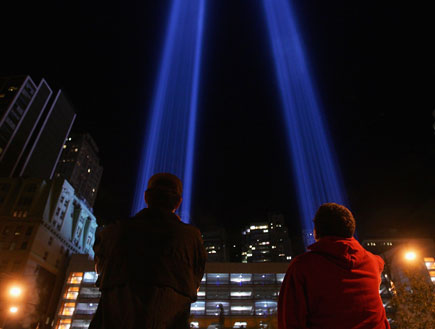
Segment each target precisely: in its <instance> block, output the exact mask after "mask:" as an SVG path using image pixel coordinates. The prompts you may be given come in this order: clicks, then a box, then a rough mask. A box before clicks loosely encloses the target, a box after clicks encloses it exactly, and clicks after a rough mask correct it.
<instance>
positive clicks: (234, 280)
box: [230, 273, 252, 285]
mask: <svg viewBox="0 0 435 329" xmlns="http://www.w3.org/2000/svg"><path fill="white" fill-rule="evenodd" d="M251 279H252V274H251V273H231V276H230V281H231V284H239V285H241V284H250V283H251Z"/></svg>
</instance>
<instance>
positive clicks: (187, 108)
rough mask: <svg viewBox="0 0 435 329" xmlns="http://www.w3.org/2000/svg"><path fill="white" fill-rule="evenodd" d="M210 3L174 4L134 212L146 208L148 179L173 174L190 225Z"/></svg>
mask: <svg viewBox="0 0 435 329" xmlns="http://www.w3.org/2000/svg"><path fill="white" fill-rule="evenodd" d="M204 15H205V0H189V1H186V0H174V1H173V3H172V7H171V11H170V17H169V25H168V29H167V34H166V39H165V44H164V49H163V58H162V62H161V65H160V71H159V76H158V81H157V88H156V92H155V95H154V98H153V104H152V107H151V111H150V116H149V121H148V124H147V132H146V139H145V142H144V148H143V151H142V158H141V162H140V168H139V172H138V179H137V185H136V193H135V197H134V201H133V207H132V213H133V214H134V213H136V212H138V211H139V210H141V209H142V208H144V207H145V202H144V198H143V196H144V191H145V190H146V187H147V182H148V180H149V178H150V177H151V176H152V175H153V174H155V173H158V172H170V173H173V174H175V175H177V176H178V177H180V178H182V180H183V184H184V188H183V203H182V206H181V209H180V212H179V213H180V215H181V218H182V220H183V221H184V222H189V221H190V207H191V197H192V179H193V167H194V160H193V159H194V150H195V131H196V119H197V107H198V90H199V75H200V66H201V50H202V35H203V26H204Z"/></svg>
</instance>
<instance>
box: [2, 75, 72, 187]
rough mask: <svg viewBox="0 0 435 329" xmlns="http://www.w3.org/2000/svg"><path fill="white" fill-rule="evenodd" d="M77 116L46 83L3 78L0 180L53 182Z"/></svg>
mask: <svg viewBox="0 0 435 329" xmlns="http://www.w3.org/2000/svg"><path fill="white" fill-rule="evenodd" d="M75 116H76V114H75V112H74V109H73V108H72V106H71V104H70V103H69V101H68V100H67V99H66V97H65V95H64V94H63V93H62V91H61V90H59V91H57V92H56V93H54V92H53V91H52V89H51V88H50V86H49V85H48V84H47V82H46V81H45V80H44V79H42V80H41V81H40V83H39V84H38V85H37V84H35V82H34V81H33V80H32V79H31V78H30V77H29V76H21V77H5V78H0V177H40V178H47V179H51V178H52V177H53V175H54V170H55V168H56V164H57V162H58V160H59V157H60V154H61V152H62V147H63V145H64V143H65V140H66V138H67V136H68V134H69V132H70V129H71V127H72V124H73V122H74V120H75Z"/></svg>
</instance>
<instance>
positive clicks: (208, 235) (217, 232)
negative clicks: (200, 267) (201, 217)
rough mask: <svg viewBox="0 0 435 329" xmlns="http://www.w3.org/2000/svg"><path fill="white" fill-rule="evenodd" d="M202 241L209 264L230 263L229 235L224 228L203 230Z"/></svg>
mask: <svg viewBox="0 0 435 329" xmlns="http://www.w3.org/2000/svg"><path fill="white" fill-rule="evenodd" d="M201 233H202V239H203V241H204V248H205V251H206V252H207V261H208V262H228V260H229V256H228V254H229V253H228V248H227V244H228V243H227V235H226V232H225V230H224V229H223V228H214V229H207V230H203V231H202V232H201Z"/></svg>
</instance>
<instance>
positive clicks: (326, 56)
mask: <svg viewBox="0 0 435 329" xmlns="http://www.w3.org/2000/svg"><path fill="white" fill-rule="evenodd" d="M271 1H273V0H271ZM293 2H294V7H295V10H296V11H297V13H298V14H297V19H298V24H299V27H300V31H301V34H302V37H303V41H304V46H305V50H306V54H307V58H308V63H309V65H310V67H309V69H310V72H311V74H312V80H313V81H314V82H315V88H316V90H317V92H318V94H319V103H320V104H322V107H323V110H324V112H325V113H326V117H327V120H328V124H329V130H330V133H331V135H332V138H333V141H334V146H335V151H336V156H337V159H338V162H339V164H340V170H341V172H342V176H343V178H344V185H345V188H346V191H347V194H348V198H349V203H350V204H349V206H350V208H351V209H352V211H353V212H354V214H355V216H356V219H357V221H358V226H359V233H360V237H362V238H364V237H375V236H390V237H391V236H397V237H399V236H420V237H423V236H429V237H433V236H434V233H435V224H434V222H435V188H434V187H435V135H434V129H433V126H432V125H433V123H434V122H435V119H434V118H433V116H432V112H433V111H434V110H435V64H434V63H435V51H434V49H433V48H434V47H433V44H434V41H433V40H434V31H435V28H434V25H433V18H432V17H430V16H431V13H433V8H429V5H427V7H424V6H422V5H421V4H419V5H417V4H415V3H413V2H407V3H404V4H400V3H398V2H392V1H382V2H380V1H359V2H356V1H324V0H323V1H322V0H303V1H302V0H294V1H293ZM169 3H170V1H162V0H160V1H136V2H134V1H130V0H127V1H122V2H121V1H120V2H113V1H112V2H107V1H100V0H98V1H82V0H80V1H61V2H59V1H44V2H43V3H42V2H36V1H34V2H32V3H30V4H27V3H23V2H18V1H17V2H14V3H13V4H12V5H13V6H14V8H7V9H6V10H5V9H2V19H1V22H0V24H1V25H0V26H1V31H2V33H1V44H2V47H1V55H0V59H1V62H0V63H1V64H0V75H12V74H29V75H31V76H32V78H33V79H34V80H35V81H38V82H39V80H40V78H42V77H43V78H45V79H46V80H47V82H48V83H49V84H50V85H51V86H52V87H54V88H62V89H63V90H64V91H65V92H66V94H67V95H68V97H69V98H70V100H71V102H72V103H73V105H74V106H75V108H76V112H77V114H78V117H77V121H76V123H75V126H74V130H75V131H87V132H90V133H91V135H92V136H93V137H94V139H95V140H96V142H97V145H98V146H99V149H100V158H101V164H102V165H103V167H104V174H103V179H102V182H101V185H100V190H99V194H98V198H97V202H96V205H95V208H94V210H95V214H96V216H97V217H98V220H99V221H100V222H109V221H111V220H114V219H116V218H120V217H125V216H127V215H128V214H129V213H130V207H131V202H132V198H133V194H134V188H135V183H134V182H135V179H136V169H137V166H138V160H139V152H140V150H141V147H142V143H143V140H142V136H143V133H144V131H143V128H144V127H145V122H146V119H147V111H148V109H149V108H150V105H151V101H152V95H153V92H154V87H155V81H156V78H157V72H158V65H159V63H160V56H161V52H162V51H161V49H162V43H163V40H164V31H165V26H166V22H167V13H168V4H169ZM204 36H205V39H204V42H203V44H204V51H203V57H202V71H201V86H200V103H199V115H200V118H199V130H198V133H197V136H198V139H197V158H196V169H195V173H196V180H195V183H194V188H195V190H194V200H193V213H192V217H193V219H194V221H195V223H196V224H197V225H199V226H200V227H201V228H205V227H207V226H209V225H220V226H223V227H226V228H228V229H230V230H232V231H234V232H239V231H240V228H241V227H242V226H243V225H244V224H246V223H247V222H249V221H250V220H253V219H257V218H261V217H262V216H263V214H264V212H265V211H267V210H279V211H281V212H283V213H284V214H285V216H286V219H287V222H288V225H289V227H290V235H291V236H294V235H297V234H298V232H297V229H298V220H297V219H298V212H297V204H296V202H295V195H294V189H293V182H292V174H291V160H290V158H289V156H288V146H287V144H286V140H285V138H284V131H283V129H284V126H283V124H282V121H281V108H280V106H281V105H280V98H279V97H280V96H279V91H278V86H277V81H276V79H275V74H274V67H273V62H272V61H273V57H272V54H271V52H270V48H269V41H268V39H267V30H266V23H265V19H264V16H263V13H262V6H261V2H260V1H236V0H225V1H224V0H216V1H208V4H207V13H206V21H205V32H204Z"/></svg>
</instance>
